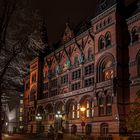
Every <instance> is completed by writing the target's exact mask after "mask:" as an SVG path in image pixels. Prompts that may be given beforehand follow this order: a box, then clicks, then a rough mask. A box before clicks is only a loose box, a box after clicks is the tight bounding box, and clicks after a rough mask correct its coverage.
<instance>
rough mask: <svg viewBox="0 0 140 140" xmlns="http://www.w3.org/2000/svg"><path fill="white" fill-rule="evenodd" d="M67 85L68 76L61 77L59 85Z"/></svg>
mask: <svg viewBox="0 0 140 140" xmlns="http://www.w3.org/2000/svg"><path fill="white" fill-rule="evenodd" d="M67 83H68V74H67V75H64V76H62V77H61V84H67Z"/></svg>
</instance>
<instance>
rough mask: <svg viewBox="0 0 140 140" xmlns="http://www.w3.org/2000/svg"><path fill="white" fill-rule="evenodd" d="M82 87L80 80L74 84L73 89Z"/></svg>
mask: <svg viewBox="0 0 140 140" xmlns="http://www.w3.org/2000/svg"><path fill="white" fill-rule="evenodd" d="M78 89H80V82H78V83H74V84H72V91H74V90H78Z"/></svg>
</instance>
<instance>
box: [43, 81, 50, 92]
mask: <svg viewBox="0 0 140 140" xmlns="http://www.w3.org/2000/svg"><path fill="white" fill-rule="evenodd" d="M43 88H44V91H46V90H48V88H49V87H48V83H44V85H43Z"/></svg>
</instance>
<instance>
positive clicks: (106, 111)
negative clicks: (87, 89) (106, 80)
mask: <svg viewBox="0 0 140 140" xmlns="http://www.w3.org/2000/svg"><path fill="white" fill-rule="evenodd" d="M106 92H107V91H106ZM98 102H99V116H103V115H111V114H112V96H111V95H107V96H103V95H101V96H100V97H99V98H98Z"/></svg>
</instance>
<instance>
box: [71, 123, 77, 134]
mask: <svg viewBox="0 0 140 140" xmlns="http://www.w3.org/2000/svg"><path fill="white" fill-rule="evenodd" d="M76 132H77V126H76V125H75V124H73V125H72V126H71V133H72V134H76Z"/></svg>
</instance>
